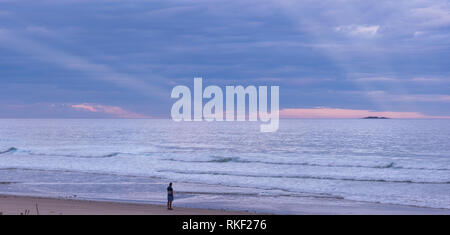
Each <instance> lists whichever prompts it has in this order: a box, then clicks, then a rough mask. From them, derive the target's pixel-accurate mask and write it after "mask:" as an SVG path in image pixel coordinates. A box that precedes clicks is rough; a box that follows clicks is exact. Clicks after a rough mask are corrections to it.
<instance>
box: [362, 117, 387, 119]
mask: <svg viewBox="0 0 450 235" xmlns="http://www.w3.org/2000/svg"><path fill="white" fill-rule="evenodd" d="M362 119H390V118H388V117H377V116H368V117H363V118H362Z"/></svg>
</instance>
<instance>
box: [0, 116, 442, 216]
mask: <svg viewBox="0 0 450 235" xmlns="http://www.w3.org/2000/svg"><path fill="white" fill-rule="evenodd" d="M259 125H260V123H258V122H174V121H172V120H156V119H155V120H154V119H146V120H143V119H138V120H131V119H105V120H103V119H101V120H100V119H16V120H13V119H0V194H14V195H33V196H48V197H63V198H78V199H90V200H107V201H125V202H136V203H161V204H164V203H165V202H166V187H167V184H168V183H169V182H174V191H175V201H174V205H175V206H178V205H181V206H186V207H200V208H212V209H231V210H248V211H256V212H267V213H278V214H295V213H299V212H300V211H301V209H302V208H301V203H300V202H302V203H305V202H308V201H317V200H319V201H322V202H323V203H324V205H327V203H329V204H330V205H339V204H348V203H350V204H351V203H360V202H376V203H382V204H398V205H411V206H419V207H430V208H446V209H450V120H431V119H424V120H406V119H386V120H366V119H296V120H294V119H282V120H280V129H279V130H278V131H277V132H275V133H261V132H260V131H259Z"/></svg>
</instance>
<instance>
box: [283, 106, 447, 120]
mask: <svg viewBox="0 0 450 235" xmlns="http://www.w3.org/2000/svg"><path fill="white" fill-rule="evenodd" d="M368 116H378V117H388V118H450V116H428V115H424V114H421V113H417V112H390V111H387V112H376V111H370V110H359V109H339V108H312V109H301V108H293V109H282V110H280V117H281V118H363V117H368Z"/></svg>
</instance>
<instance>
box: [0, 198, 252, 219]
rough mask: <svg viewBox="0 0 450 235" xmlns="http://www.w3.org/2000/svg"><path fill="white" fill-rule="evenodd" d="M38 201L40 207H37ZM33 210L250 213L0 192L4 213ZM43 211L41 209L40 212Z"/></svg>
mask: <svg viewBox="0 0 450 235" xmlns="http://www.w3.org/2000/svg"><path fill="white" fill-rule="evenodd" d="M36 205H37V209H36ZM26 210H29V211H30V212H29V215H37V214H38V213H39V215H248V214H251V213H247V212H236V211H224V210H208V209H196V208H181V207H174V210H171V211H169V210H167V208H166V206H165V205H151V204H133V203H118V202H103V201H89V200H72V199H63V198H43V197H29V196H12V195H1V196H0V213H2V214H3V215H20V214H21V213H24V212H25V211H26ZM38 211H39V212H38Z"/></svg>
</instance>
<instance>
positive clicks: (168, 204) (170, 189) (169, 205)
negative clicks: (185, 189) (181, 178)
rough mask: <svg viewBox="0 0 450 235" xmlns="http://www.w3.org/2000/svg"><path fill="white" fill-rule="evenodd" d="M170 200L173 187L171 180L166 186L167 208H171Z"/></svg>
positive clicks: (171, 199)
mask: <svg viewBox="0 0 450 235" xmlns="http://www.w3.org/2000/svg"><path fill="white" fill-rule="evenodd" d="M172 201H173V188H172V182H170V184H169V187H167V210H173V209H172Z"/></svg>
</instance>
